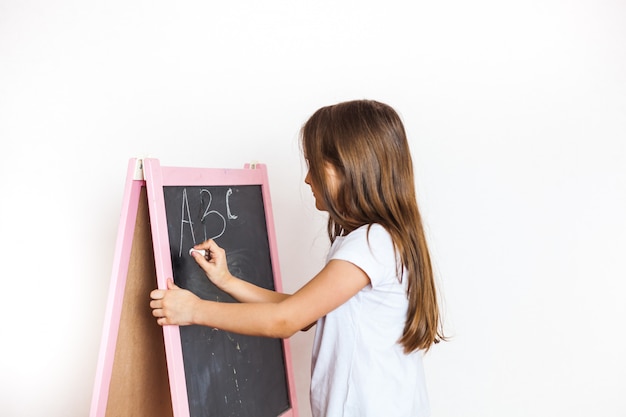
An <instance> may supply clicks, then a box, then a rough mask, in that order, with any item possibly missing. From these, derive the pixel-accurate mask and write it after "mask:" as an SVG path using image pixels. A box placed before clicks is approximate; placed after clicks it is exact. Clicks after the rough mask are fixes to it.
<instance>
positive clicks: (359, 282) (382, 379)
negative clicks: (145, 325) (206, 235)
mask: <svg viewBox="0 0 626 417" xmlns="http://www.w3.org/2000/svg"><path fill="white" fill-rule="evenodd" d="M301 140H302V148H303V152H304V157H305V159H306V161H307V165H308V173H307V175H306V178H305V180H304V181H305V182H306V183H307V184H308V185H309V186H310V187H311V190H312V192H313V195H314V197H315V206H316V207H317V209H319V210H322V211H326V212H328V235H329V238H330V241H331V247H330V251H329V253H328V258H327V263H326V265H325V266H324V268H323V269H322V270H321V271H320V272H319V273H318V274H317V275H316V276H315V277H313V279H311V280H310V281H309V282H308V283H307V284H306V285H305V286H304V287H302V288H301V289H300V290H299V291H297V292H296V293H295V294H293V295H289V294H281V293H277V292H274V291H270V290H267V289H263V288H260V287H257V286H255V285H253V284H250V283H248V282H246V281H243V280H241V279H238V278H236V277H234V276H232V275H231V274H230V272H229V271H228V267H227V263H226V254H225V253H224V250H223V249H221V248H220V247H219V246H218V245H217V244H216V243H215V242H214V241H212V240H209V241H206V242H204V243H201V244H199V245H196V246H195V249H205V250H207V251H208V252H209V253H210V257H209V258H210V259H209V260H207V259H206V258H205V257H203V256H202V255H201V254H198V253H196V252H194V253H193V255H192V256H194V259H195V261H196V262H197V263H198V265H199V266H200V267H201V268H202V269H203V270H204V272H205V273H206V275H207V277H208V278H209V279H210V280H211V281H212V282H213V283H214V284H215V285H216V286H217V287H218V288H220V289H221V290H223V291H225V292H226V293H228V294H230V295H231V296H232V297H233V298H235V299H236V300H238V301H239V303H234V304H233V303H217V302H211V301H206V300H202V299H200V298H198V297H196V296H195V295H194V294H193V293H191V292H189V291H187V290H184V289H181V288H178V287H177V286H176V285H175V284H174V283H173V282H172V281H171V280H170V281H169V282H168V290H154V291H153V292H152V293H151V298H152V301H151V302H150V306H151V308H152V310H153V315H154V316H155V317H156V318H157V322H158V323H159V324H160V325H170V324H173V325H189V324H199V325H205V326H211V327H215V328H218V329H222V330H226V331H231V332H236V333H242V334H247V335H254V336H266V337H277V338H287V337H290V336H291V335H293V334H294V333H295V332H297V331H298V330H300V329H304V328H308V327H309V326H310V325H311V324H312V323H317V326H316V334H315V339H314V343H313V358H312V379H311V407H312V413H313V416H314V417H348V416H350V417H383V416H393V417H423V416H427V415H428V414H429V410H428V398H427V393H426V387H425V381H424V372H423V366H422V353H423V352H425V351H427V350H428V349H429V348H430V347H431V345H432V344H433V343H436V342H438V341H439V339H441V338H442V334H441V331H440V318H439V309H438V305H437V294H436V290H435V284H434V279H433V273H432V268H431V264H430V258H429V254H428V248H427V244H426V239H425V236H424V231H423V227H422V223H421V219H420V214H419V211H418V207H417V202H416V197H415V185H414V179H413V165H412V160H411V156H410V152H409V146H408V142H407V138H406V134H405V131H404V127H403V125H402V122H401V120H400V118H399V116H398V114H397V113H396V112H395V111H394V110H393V109H392V108H391V107H389V106H387V105H385V104H382V103H379V102H375V101H367V100H359V101H350V102H345V103H340V104H336V105H333V106H328V107H323V108H321V109H319V110H318V111H317V112H315V113H314V114H313V116H311V118H310V119H309V120H308V121H307V122H306V123H305V125H304V126H303V128H302V132H301Z"/></svg>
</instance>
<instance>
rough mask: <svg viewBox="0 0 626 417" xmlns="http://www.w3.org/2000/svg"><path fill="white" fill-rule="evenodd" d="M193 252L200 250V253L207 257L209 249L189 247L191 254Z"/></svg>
mask: <svg viewBox="0 0 626 417" xmlns="http://www.w3.org/2000/svg"><path fill="white" fill-rule="evenodd" d="M191 252H198V253H199V254H200V255H202V256H204V257H205V258H206V254H207V251H206V250H204V249H194V248H191V249H189V255H191Z"/></svg>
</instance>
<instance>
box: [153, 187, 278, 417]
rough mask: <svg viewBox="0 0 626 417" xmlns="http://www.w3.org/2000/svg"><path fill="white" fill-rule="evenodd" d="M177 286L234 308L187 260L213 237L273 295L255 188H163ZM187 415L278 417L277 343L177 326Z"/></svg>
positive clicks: (233, 266) (242, 274)
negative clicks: (183, 365)
mask: <svg viewBox="0 0 626 417" xmlns="http://www.w3.org/2000/svg"><path fill="white" fill-rule="evenodd" d="M163 193H164V197H165V211H166V217H167V231H168V236H169V244H170V256H171V261H172V270H173V276H174V282H176V284H177V285H178V286H180V287H182V288H186V289H188V290H190V291H192V292H193V293H195V294H196V295H198V296H199V297H201V298H203V299H205V300H212V301H218V302H235V300H233V299H232V298H231V297H230V296H228V295H227V294H226V293H224V292H222V291H220V290H219V289H218V288H217V287H215V286H214V285H213V284H212V283H211V282H210V281H209V279H208V278H207V277H206V275H205V274H204V272H203V271H202V269H201V268H200V267H199V266H198V265H197V264H196V262H195V261H194V260H193V258H192V257H191V256H190V255H189V249H190V248H192V247H193V246H194V245H195V244H197V243H200V242H202V241H204V240H207V239H214V240H215V241H216V243H217V244H218V245H220V246H221V247H222V248H224V249H225V250H226V254H227V260H228V268H229V270H230V271H231V273H232V274H233V275H235V276H237V277H239V278H241V279H244V280H246V281H249V282H252V283H254V284H256V285H259V286H261V287H264V288H267V289H274V274H273V270H272V262H271V257H270V248H269V241H268V237H267V226H266V220H265V211H264V205H263V195H262V191H261V186H260V185H244V186H182V187H181V186H178V187H164V190H163ZM180 335H181V343H182V351H183V359H184V363H185V376H186V382H187V394H188V397H189V409H190V414H191V416H194V417H195V416H198V417H200V416H216V417H227V416H233V417H276V416H278V415H280V414H282V413H284V412H285V411H286V410H288V409H289V407H290V402H289V392H288V384H287V373H286V369H285V365H284V364H285V362H284V352H283V346H282V343H281V341H280V340H278V339H270V338H263V337H251V336H243V335H239V334H234V333H229V332H225V331H221V330H217V329H213V328H208V327H203V326H186V327H181V328H180Z"/></svg>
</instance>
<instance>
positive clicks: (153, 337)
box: [106, 187, 173, 417]
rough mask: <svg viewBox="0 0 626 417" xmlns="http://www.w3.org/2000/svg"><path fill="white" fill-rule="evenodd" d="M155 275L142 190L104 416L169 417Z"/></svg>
mask: <svg viewBox="0 0 626 417" xmlns="http://www.w3.org/2000/svg"><path fill="white" fill-rule="evenodd" d="M154 288H156V270H155V266H154V252H153V249H152V235H151V233H150V216H149V212H148V199H147V196H146V188H145V187H143V188H142V189H141V196H140V199H139V208H138V210H137V223H136V225H135V231H134V236H133V245H132V249H131V255H130V263H129V266H128V276H127V279H126V286H125V290H124V301H123V304H122V312H121V318H120V326H119V331H118V336H117V344H116V347H115V359H114V362H113V371H112V375H111V385H110V387H109V395H108V400H107V408H106V417H145V416H150V417H172V416H173V411H172V400H171V396H170V387H169V381H168V375H167V363H166V359H165V344H164V342H163V330H162V329H161V327H160V326H159V325H158V324H156V320H155V319H154V317H152V311H151V309H150V291H152V290H153V289H154Z"/></svg>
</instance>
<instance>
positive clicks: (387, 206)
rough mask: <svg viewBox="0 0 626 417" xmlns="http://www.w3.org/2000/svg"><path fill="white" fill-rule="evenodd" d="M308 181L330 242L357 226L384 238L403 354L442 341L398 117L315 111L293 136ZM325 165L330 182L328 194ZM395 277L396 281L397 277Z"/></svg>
mask: <svg viewBox="0 0 626 417" xmlns="http://www.w3.org/2000/svg"><path fill="white" fill-rule="evenodd" d="M301 140H302V148H303V152H304V156H305V158H306V159H307V163H308V165H309V175H310V180H311V182H312V183H313V184H315V185H316V186H317V188H318V192H321V193H322V195H321V196H318V198H319V197H321V198H323V201H324V203H325V208H326V209H327V210H328V213H329V218H328V236H329V238H330V240H331V242H333V241H334V240H335V239H336V237H337V236H342V235H346V234H348V233H350V232H352V231H353V230H355V229H357V228H358V227H361V226H363V225H370V226H371V225H372V224H374V223H378V224H380V225H382V226H383V227H384V228H385V229H386V230H387V231H388V232H389V234H390V235H391V238H392V240H393V242H394V245H395V250H396V251H397V253H399V255H400V259H401V260H402V268H406V270H407V277H408V290H407V292H408V299H409V308H408V311H407V317H406V322H405V326H404V332H403V335H402V337H401V338H400V340H399V342H400V343H401V344H402V346H403V347H404V350H405V352H407V353H408V352H412V351H414V350H417V349H423V350H428V349H429V348H430V346H431V345H432V344H433V343H437V342H438V341H439V340H440V339H443V332H442V331H441V322H440V317H439V307H438V302H437V292H436V289H435V282H434V277H433V271H432V266H431V262H430V256H429V253H428V246H427V244H426V238H425V236H424V230H423V226H422V220H421V216H420V213H419V210H418V207H417V200H416V196H415V182H414V177H413V162H412V159H411V154H410V151H409V145H408V141H407V138H406V132H405V130H404V126H403V124H402V121H401V120H400V117H399V116H398V114H397V113H396V111H395V110H394V109H393V108H391V107H390V106H388V105H386V104H383V103H379V102H376V101H370V100H357V101H349V102H344V103H339V104H336V105H333V106H327V107H322V108H321V109H319V110H318V111H316V112H315V113H314V114H313V115H312V116H311V117H310V118H309V120H308V121H307V122H306V123H305V124H304V126H303V127H302V131H301ZM326 164H331V165H332V166H333V167H334V168H335V170H336V172H337V173H338V174H339V175H338V177H339V178H338V180H339V184H338V187H336V189H337V190H339V192H333V190H331V189H330V187H329V184H328V182H327V178H326V170H325V166H326ZM400 276H402V275H400Z"/></svg>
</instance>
